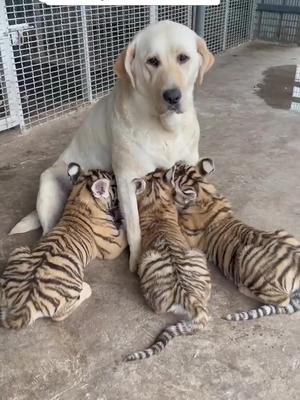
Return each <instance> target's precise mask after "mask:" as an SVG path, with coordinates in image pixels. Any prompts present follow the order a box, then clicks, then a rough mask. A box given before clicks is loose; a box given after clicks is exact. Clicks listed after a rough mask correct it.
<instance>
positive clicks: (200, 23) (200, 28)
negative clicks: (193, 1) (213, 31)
mask: <svg viewBox="0 0 300 400" xmlns="http://www.w3.org/2000/svg"><path fill="white" fill-rule="evenodd" d="M195 8H196V18H195V19H196V21H195V32H196V33H197V34H198V35H199V36H202V37H203V36H204V25H205V9H206V6H197V7H195Z"/></svg>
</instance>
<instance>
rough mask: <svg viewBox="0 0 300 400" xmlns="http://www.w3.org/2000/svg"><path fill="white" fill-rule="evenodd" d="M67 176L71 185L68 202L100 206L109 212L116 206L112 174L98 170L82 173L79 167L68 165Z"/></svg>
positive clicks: (115, 187)
mask: <svg viewBox="0 0 300 400" xmlns="http://www.w3.org/2000/svg"><path fill="white" fill-rule="evenodd" d="M68 175H69V177H70V180H71V182H72V184H73V189H72V191H71V194H70V197H69V200H75V199H76V200H77V199H78V200H80V202H81V203H84V204H85V205H86V206H88V207H92V206H93V205H96V206H101V208H102V209H103V208H104V209H107V210H111V209H114V208H116V207H117V206H118V197H117V185H116V180H115V176H114V174H113V173H112V172H106V171H102V170H100V169H91V170H88V171H87V172H84V171H82V169H81V167H80V165H78V164H76V163H70V164H69V165H68Z"/></svg>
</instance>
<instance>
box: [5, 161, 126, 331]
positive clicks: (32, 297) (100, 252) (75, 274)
mask: <svg viewBox="0 0 300 400" xmlns="http://www.w3.org/2000/svg"><path fill="white" fill-rule="evenodd" d="M68 174H69V176H70V178H71V180H72V182H73V184H74V187H73V189H72V191H71V194H70V197H69V199H68V201H67V204H66V206H65V210H64V212H63V216H62V218H61V220H60V222H59V223H58V225H57V226H56V227H55V228H53V229H52V231H50V232H49V233H48V234H47V235H46V236H45V237H43V238H42V239H41V241H40V242H39V243H38V244H37V245H36V246H35V247H34V248H33V250H30V249H29V248H28V247H21V248H18V249H16V250H15V251H14V252H13V253H12V254H11V256H10V257H9V260H8V265H7V267H6V269H5V270H4V272H3V275H2V277H1V278H0V324H1V325H2V326H4V327H5V328H12V329H20V328H22V327H25V326H27V325H29V324H31V323H33V322H34V321H35V320H36V319H38V318H42V317H50V318H52V320H55V321H62V320H64V319H65V318H66V317H68V316H69V315H70V314H71V313H72V312H73V311H74V310H75V309H76V308H77V307H78V306H79V305H80V304H81V303H82V302H83V301H84V300H86V299H87V298H88V297H90V295H91V288H90V286H89V285H88V284H87V283H86V282H84V269H85V267H86V265H87V264H89V262H90V261H92V260H93V259H94V258H96V257H99V258H101V259H113V258H115V257H117V256H118V255H119V254H120V253H121V252H122V251H123V250H124V248H125V247H126V246H127V244H126V239H125V233H124V230H123V228H122V225H121V224H120V221H115V219H114V214H113V213H114V211H115V209H116V207H117V205H118V204H117V194H116V193H117V192H116V183H115V179H114V177H113V175H112V174H111V173H108V172H104V171H100V170H91V171H88V172H87V173H84V172H82V171H81V169H80V167H79V165H77V164H74V163H71V164H70V165H69V167H68Z"/></svg>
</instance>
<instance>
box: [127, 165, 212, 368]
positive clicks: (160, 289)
mask: <svg viewBox="0 0 300 400" xmlns="http://www.w3.org/2000/svg"><path fill="white" fill-rule="evenodd" d="M169 172H170V171H164V170H156V171H155V172H153V173H150V174H148V175H146V176H145V177H144V178H142V179H136V180H135V181H134V183H135V185H136V193H137V201H138V209H139V218H140V226H141V233H142V255H141V258H140V262H139V264H138V268H137V273H138V276H139V278H140V284H141V289H142V293H143V295H144V297H145V299H146V301H147V303H148V304H149V305H150V307H151V308H153V309H154V311H156V312H158V313H162V312H173V313H180V314H184V315H185V319H183V320H181V321H179V322H177V323H176V324H174V325H170V326H168V327H166V329H164V330H163V331H162V332H161V334H160V335H159V336H158V337H157V339H156V340H155V342H154V344H152V346H150V347H149V348H147V349H146V350H142V351H137V352H134V353H132V354H129V355H128V356H127V357H126V361H133V360H141V359H144V358H148V357H151V356H152V355H154V354H158V353H159V352H161V351H162V350H163V349H164V348H165V347H166V345H167V344H168V343H169V342H170V340H172V339H173V338H175V337H176V336H181V335H189V334H193V333H196V332H198V331H199V330H201V329H202V328H204V327H205V326H206V324H207V321H208V310H207V304H208V301H209V298H210V292H211V281H210V273H209V270H208V268H207V263H206V257H205V256H204V254H203V253H202V251H200V250H197V249H191V248H190V246H189V244H188V242H187V240H186V239H185V237H184V236H183V234H182V232H181V230H180V227H179V225H178V211H177V209H176V207H175V204H174V200H173V195H172V187H171V185H170V176H169Z"/></svg>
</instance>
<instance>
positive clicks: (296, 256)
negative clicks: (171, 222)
mask: <svg viewBox="0 0 300 400" xmlns="http://www.w3.org/2000/svg"><path fill="white" fill-rule="evenodd" d="M213 170H214V165H213V161H212V160H211V159H208V158H206V159H203V160H201V161H200V162H199V163H198V165H197V166H195V167H194V166H189V165H185V164H184V163H181V162H179V163H177V164H176V165H175V167H173V173H174V175H173V186H174V189H175V193H176V194H175V202H176V204H177V207H178V209H179V214H180V216H179V223H180V226H181V228H182V231H183V232H184V234H185V236H186V238H187V240H188V241H189V243H190V244H191V245H193V246H196V247H198V248H199V249H201V250H202V251H204V253H205V254H206V256H207V258H208V260H209V261H211V262H212V263H214V264H216V265H217V266H218V267H219V268H220V270H221V271H222V272H223V274H224V275H225V277H226V278H228V279H231V280H232V281H233V282H234V283H235V284H236V285H237V287H238V288H239V290H240V292H241V293H243V294H245V295H247V296H251V297H254V298H255V299H257V300H259V301H260V302H262V303H264V305H263V306H261V307H258V308H257V309H254V310H250V311H247V312H237V313H233V314H229V315H227V316H226V317H225V318H226V319H227V320H231V321H239V320H246V319H255V318H259V317H263V316H265V315H272V314H292V313H294V312H296V311H298V310H300V243H299V242H298V241H297V240H296V239H295V238H294V237H293V236H292V235H289V234H288V233H287V232H285V231H283V230H279V231H276V232H273V233H268V232H264V231H260V230H258V229H255V228H252V227H250V226H248V225H246V224H244V223H243V222H241V221H240V220H239V219H237V218H235V217H234V214H233V211H232V209H231V206H230V203H229V201H228V200H227V199H226V198H225V197H223V196H221V195H220V194H218V193H217V189H216V187H215V186H214V185H213V184H211V183H208V182H207V181H206V179H205V177H206V175H208V174H209V173H211V172H212V171H213Z"/></svg>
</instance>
